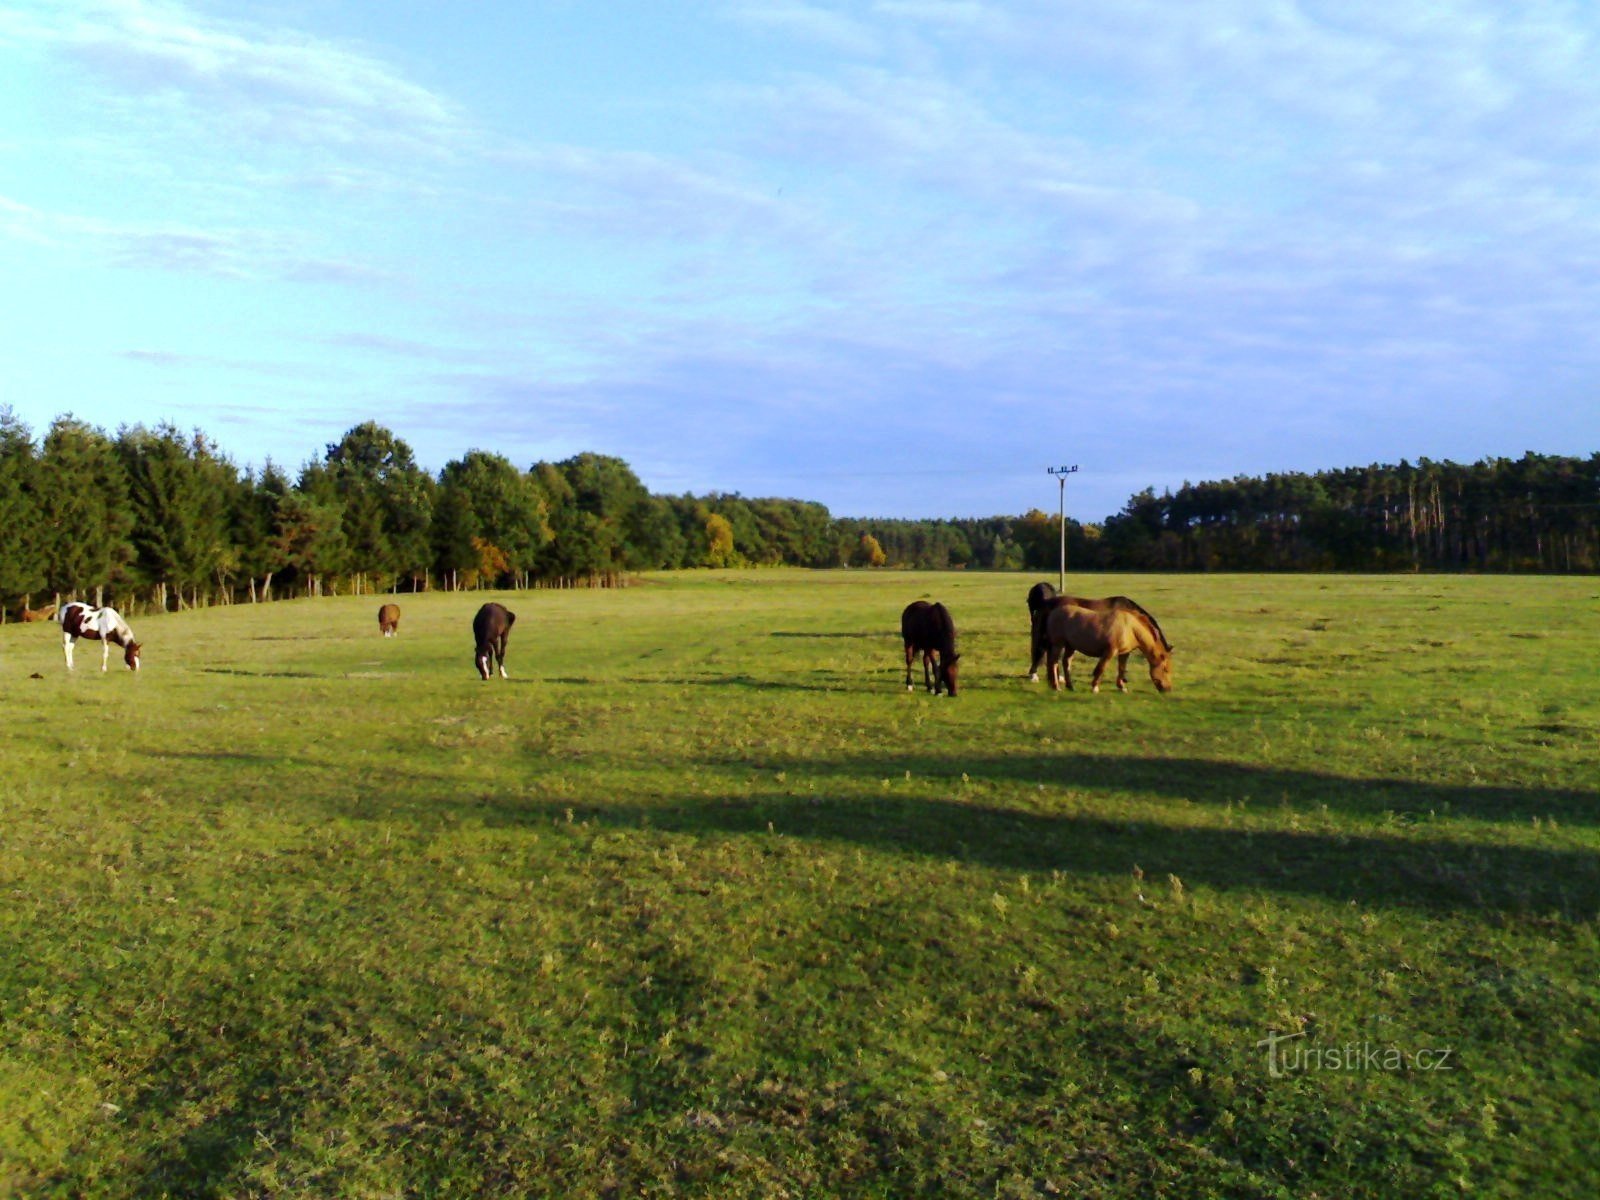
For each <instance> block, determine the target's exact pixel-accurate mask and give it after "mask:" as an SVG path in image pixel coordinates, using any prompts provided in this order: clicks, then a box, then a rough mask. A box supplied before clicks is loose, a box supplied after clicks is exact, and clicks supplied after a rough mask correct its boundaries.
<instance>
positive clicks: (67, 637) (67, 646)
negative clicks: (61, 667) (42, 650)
mask: <svg viewBox="0 0 1600 1200" xmlns="http://www.w3.org/2000/svg"><path fill="white" fill-rule="evenodd" d="M77 640H78V639H77V638H75V637H73V636H72V635H71V634H70V633H63V634H62V635H61V649H62V651H63V652H64V653H65V654H66V656H67V670H69V671H70V670H72V644H73V643H74V642H76V641H77Z"/></svg>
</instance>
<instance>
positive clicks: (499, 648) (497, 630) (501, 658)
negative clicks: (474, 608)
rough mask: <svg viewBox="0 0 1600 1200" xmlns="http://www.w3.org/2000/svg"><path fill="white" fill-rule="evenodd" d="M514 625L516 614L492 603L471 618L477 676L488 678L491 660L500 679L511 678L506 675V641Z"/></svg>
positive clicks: (503, 606) (501, 605)
mask: <svg viewBox="0 0 1600 1200" xmlns="http://www.w3.org/2000/svg"><path fill="white" fill-rule="evenodd" d="M516 623H517V614H516V613H514V612H511V611H509V610H508V609H507V608H506V606H505V605H503V604H495V603H494V602H493V601H491V602H490V603H488V604H485V605H484V606H483V607H482V608H480V609H479V610H478V615H477V616H475V617H473V618H472V638H473V641H475V642H476V643H477V649H476V650H475V651H474V652H473V659H474V661H475V662H476V663H477V664H478V674H479V675H482V676H483V677H484V678H485V679H488V678H489V661H490V659H491V658H492V659H493V660H494V665H495V666H497V667H499V668H500V678H501V679H510V678H511V676H509V675H507V674H506V639H507V638H508V637H510V636H511V627H512V626H513V625H515V624H516Z"/></svg>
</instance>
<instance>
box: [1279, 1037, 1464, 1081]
mask: <svg viewBox="0 0 1600 1200" xmlns="http://www.w3.org/2000/svg"><path fill="white" fill-rule="evenodd" d="M1305 1038H1306V1031H1305V1030H1303V1029H1302V1030H1300V1031H1299V1032H1298V1033H1269V1034H1267V1036H1266V1037H1265V1038H1263V1039H1262V1040H1261V1041H1259V1042H1257V1043H1256V1049H1258V1050H1265V1051H1266V1052H1267V1073H1268V1074H1269V1075H1271V1076H1272V1077H1273V1078H1274V1079H1281V1078H1282V1077H1283V1076H1285V1075H1292V1074H1294V1073H1295V1072H1297V1071H1453V1070H1455V1069H1456V1068H1455V1062H1454V1056H1455V1049H1454V1048H1453V1047H1441V1046H1424V1047H1422V1048H1420V1049H1417V1050H1406V1049H1404V1048H1402V1047H1400V1046H1395V1045H1391V1044H1387V1043H1384V1042H1370V1041H1359V1042H1341V1043H1339V1044H1338V1045H1336V1046H1314V1045H1311V1044H1310V1043H1309V1042H1307V1041H1306V1040H1305Z"/></svg>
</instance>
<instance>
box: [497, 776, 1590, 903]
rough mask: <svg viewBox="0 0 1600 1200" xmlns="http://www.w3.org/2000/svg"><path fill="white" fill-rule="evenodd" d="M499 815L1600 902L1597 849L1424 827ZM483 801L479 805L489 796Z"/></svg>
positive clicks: (1347, 896) (947, 804)
mask: <svg viewBox="0 0 1600 1200" xmlns="http://www.w3.org/2000/svg"><path fill="white" fill-rule="evenodd" d="M493 807H494V808H496V809H497V810H498V811H497V812H496V813H495V815H494V816H492V817H491V818H490V819H491V820H494V819H497V818H498V819H503V820H505V821H507V822H508V823H522V822H525V821H530V820H536V821H540V822H543V821H546V820H552V819H555V818H556V817H557V816H558V815H560V814H561V813H564V812H565V810H566V809H567V808H572V809H574V811H575V814H576V815H577V816H578V817H579V818H580V819H592V820H595V821H597V822H599V823H601V824H606V825H618V826H635V827H648V828H649V829H651V830H666V831H670V832H674V833H689V834H736V835H748V836H752V837H770V836H772V834H773V833H778V834H782V835H783V836H785V837H788V838H806V839H811V840H816V841H826V842H837V843H841V844H845V845H857V846H864V847H870V848H872V849H874V850H883V851H889V852H893V853H903V854H911V855H917V856H921V857H928V858H935V859H941V860H950V861H955V862H962V863H973V864H978V865H981V866H986V867H998V868H1003V869H1006V870H1014V871H1026V872H1030V873H1043V874H1048V873H1050V872H1052V871H1062V872H1067V873H1071V874H1079V875H1095V876H1119V875H1120V876H1129V875H1130V874H1131V872H1132V871H1133V869H1134V868H1135V866H1137V867H1139V868H1140V869H1141V870H1142V871H1143V872H1144V873H1145V875H1146V876H1147V877H1148V879H1149V883H1147V884H1146V885H1145V886H1146V890H1147V891H1150V892H1151V893H1152V894H1153V895H1162V896H1164V895H1165V893H1166V890H1167V881H1166V876H1168V875H1176V876H1178V877H1179V878H1180V879H1182V880H1183V882H1184V884H1185V885H1186V886H1189V887H1194V886H1196V885H1204V886H1209V887H1214V888H1219V889H1223V890H1227V891H1244V892H1276V893H1289V894H1295V895H1306V896H1321V897H1326V898H1328V899H1331V900H1335V901H1339V902H1354V903H1362V904H1376V905H1386V906H1395V907H1404V908H1422V909H1432V910H1444V911H1448V910H1455V909H1461V910H1469V911H1483V910H1513V911H1535V912H1547V911H1559V912H1562V913H1565V914H1567V915H1569V916H1572V917H1574V918H1579V919H1589V918H1591V917H1593V916H1594V915H1596V914H1597V913H1600V855H1596V854H1594V853H1592V852H1590V851H1583V850H1567V849H1561V850H1556V849H1551V850H1545V849H1539V848H1532V847H1521V846H1492V845H1481V844H1471V843H1461V842H1449V841H1425V840H1421V839H1419V838H1415V837H1396V838H1389V837H1382V836H1368V835H1351V834H1342V833H1323V832H1318V833H1305V832H1299V831H1291V830H1281V829H1277V830H1233V829H1196V828H1188V827H1178V826H1171V825H1165V824H1162V823H1161V822H1158V821H1142V820H1127V821H1122V820H1110V819H1106V818H1102V817H1088V816H1082V815H1064V816H1057V815H1049V814H1041V813H1033V812H1025V811H1021V810H1017V809H1008V808H997V807H989V806H984V805H978V804H964V803H961V802H959V801H954V800H932V801H930V800H925V799H916V800H912V799H908V800H903V801H898V800H897V801H883V800H841V799H811V798H807V799H782V800H751V799H749V798H748V797H738V798H729V799H726V800H723V801H718V800H716V799H702V798H698V797H697V798H695V799H694V800H693V801H690V802H682V803H676V804H674V803H663V804H661V805H659V806H657V805H647V804H640V805H614V804H613V805H593V806H583V805H575V806H574V805H563V806H560V808H559V809H558V808H557V807H556V806H550V807H549V808H546V807H545V806H543V805H536V806H531V807H524V806H520V805H518V806H510V805H506V806H501V805H498V804H495V805H493ZM478 812H479V813H482V812H483V810H482V809H481V808H480V809H479V810H478Z"/></svg>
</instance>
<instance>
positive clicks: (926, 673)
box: [922, 650, 933, 692]
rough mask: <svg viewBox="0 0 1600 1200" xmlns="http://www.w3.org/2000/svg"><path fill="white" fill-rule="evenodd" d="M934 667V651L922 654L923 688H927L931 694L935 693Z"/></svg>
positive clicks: (926, 651)
mask: <svg viewBox="0 0 1600 1200" xmlns="http://www.w3.org/2000/svg"><path fill="white" fill-rule="evenodd" d="M932 667H933V651H932V650H924V651H923V652H922V686H923V687H924V688H926V689H927V690H928V691H930V692H932V691H933V672H932Z"/></svg>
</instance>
